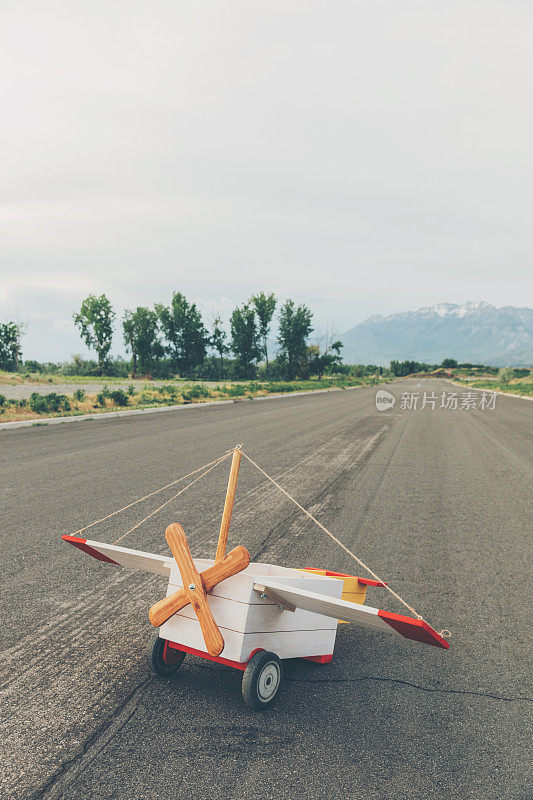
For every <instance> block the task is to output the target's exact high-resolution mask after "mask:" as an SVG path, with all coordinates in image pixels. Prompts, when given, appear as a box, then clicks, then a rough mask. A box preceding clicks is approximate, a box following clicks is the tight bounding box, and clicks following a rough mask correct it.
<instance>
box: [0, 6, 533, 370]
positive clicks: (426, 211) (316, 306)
mask: <svg viewBox="0 0 533 800" xmlns="http://www.w3.org/2000/svg"><path fill="white" fill-rule="evenodd" d="M532 31H533V4H531V2H528V1H526V0H524V2H519V1H518V0H502V1H501V2H494V1H493V0H480V1H479V2H474V1H473V0H448V1H447V2H446V3H442V2H437V0H434V1H433V0H401V2H398V0H372V2H368V0H350V2H344V0H336V2H331V0H324V2H318V1H317V0H305V2H304V1H303V0H302V1H301V2H300V1H299V0H298V1H296V0H283V2H277V1H276V0H268V1H267V0H264V1H263V0H242V1H241V0H239V1H237V0H226V1H225V2H220V0H216V1H214V2H204V1H203V0H195V2H193V3H191V2H187V3H186V2H181V0H171V1H169V2H162V1H161V0H153V1H152V2H149V3H148V2H142V3H141V2H136V1H135V0H128V2H125V0H122V1H121V2H117V1H116V0H101V1H100V0H85V1H84V2H79V1H78V0H64V1H63V2H55V1H54V0H48V1H47V2H46V3H43V2H29V1H28V2H25V0H0V104H1V106H0V107H1V109H2V122H1V124H0V162H1V172H0V176H1V177H0V259H1V260H0V318H1V317H3V318H4V319H5V318H6V317H7V318H16V319H18V320H21V321H24V322H25V323H26V324H27V335H26V337H25V339H24V355H25V357H26V358H38V359H42V360H58V359H64V358H65V359H66V358H68V357H69V356H70V355H71V354H72V353H75V352H82V353H83V352H84V349H83V347H82V346H81V344H80V341H79V338H78V337H77V335H76V333H75V331H74V328H73V326H72V321H71V315H72V312H73V311H74V310H75V309H76V307H77V306H79V303H80V302H81V299H82V298H83V297H84V296H86V295H87V294H88V293H89V292H97V293H100V292H105V293H106V294H108V296H109V298H110V299H111V301H112V302H113V303H114V305H115V306H116V307H117V309H118V310H119V311H121V310H122V309H124V308H131V307H135V306H136V305H140V304H143V305H150V304H152V303H153V302H154V301H157V302H161V301H168V300H169V298H170V295H171V292H172V290H174V289H176V290H178V289H179V290H181V291H183V292H184V293H185V294H186V295H187V296H188V297H189V298H191V299H194V300H195V301H197V302H198V303H199V305H200V306H201V308H202V309H203V311H204V312H205V313H206V315H207V316H208V317H209V316H212V315H213V314H214V313H217V312H222V313H223V314H225V315H227V314H228V312H230V310H231V308H232V307H233V306H234V305H235V304H236V303H237V302H241V301H242V300H244V299H246V298H247V297H248V296H249V295H250V294H251V293H252V292H253V291H256V290H261V289H265V290H272V291H275V292H276V293H277V294H278V295H279V296H280V297H282V298H286V297H294V298H295V299H297V300H300V301H304V302H307V303H308V304H309V305H310V306H311V308H312V309H313V311H314V313H315V319H316V323H317V328H319V329H320V328H321V327H325V326H326V325H328V324H329V325H334V326H335V328H336V329H337V331H338V332H343V331H345V330H347V329H348V328H350V327H353V325H355V324H356V323H358V322H360V321H362V320H363V319H365V318H366V317H368V316H370V315H371V314H375V313H382V314H387V313H391V312H394V311H402V310H408V309H412V308H416V307H418V306H422V305H431V304H433V303H437V302H441V301H446V302H457V303H462V302H464V301H466V300H486V301H488V302H491V303H493V304H495V305H498V306H501V305H528V304H529V305H530V304H531V301H532V293H531V288H532V287H531V283H530V282H528V272H531V252H532V243H533V242H532V240H533V226H532V225H531V209H532V199H533V198H532V194H533V189H532V187H533V166H532V164H533V113H532V103H531V95H532V88H533V86H532V78H533V66H532V65H533V56H532V53H533V34H532ZM121 349H122V348H121V342H120V339H119V337H118V336H117V341H116V346H115V352H120V350H121Z"/></svg>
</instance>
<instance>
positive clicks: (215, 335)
mask: <svg viewBox="0 0 533 800" xmlns="http://www.w3.org/2000/svg"><path fill="white" fill-rule="evenodd" d="M227 338H228V334H227V333H226V331H225V330H224V329H223V328H222V319H221V318H220V317H215V319H214V320H213V328H212V330H211V336H210V338H209V344H210V345H211V347H212V348H213V350H215V352H217V353H218V357H219V359H220V379H221V380H222V379H223V378H224V356H225V354H226V353H228V352H229V347H228V345H227V344H226V339H227Z"/></svg>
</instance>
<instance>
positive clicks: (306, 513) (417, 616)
mask: <svg viewBox="0 0 533 800" xmlns="http://www.w3.org/2000/svg"><path fill="white" fill-rule="evenodd" d="M243 456H244V457H245V458H247V459H248V461H249V462H250V463H251V464H253V465H254V467H256V468H257V469H258V470H259V472H261V473H262V474H263V475H264V476H265V478H268V480H269V481H270V482H271V483H273V484H274V486H276V487H277V488H278V489H279V490H280V492H282V493H283V494H284V495H285V497H287V498H288V499H289V500H290V501H291V502H293V503H294V505H296V506H298V508H299V509H300V511H303V513H304V514H305V515H306V516H308V517H309V519H312V520H313V522H314V523H316V524H317V525H318V527H319V528H321V529H322V530H323V531H324V533H327V535H328V536H329V537H331V539H333V541H334V542H335V544H338V545H339V547H342V549H343V550H344V551H345V553H347V554H348V555H349V556H350V557H351V558H353V559H354V561H357V563H358V564H359V565H360V566H361V567H363V569H366V571H367V572H368V573H369V574H370V575H372V577H373V578H374V580H376V581H379V583H382V584H383V585H384V586H385V589H388V591H389V592H390V593H391V594H392V595H394V597H395V598H396V599H397V600H399V601H400V603H402V604H403V605H404V606H405V607H406V608H408V609H409V611H410V612H411V613H412V614H414V615H415V617H416V618H417V619H420V620H423V621H424V622H425V620H424V619H423V617H421V616H420V614H418V613H417V612H416V611H415V610H414V608H413V607H412V606H410V605H409V603H407V602H406V601H405V600H404V599H403V597H400V595H399V594H397V593H396V592H395V591H394V590H393V589H391V588H390V586H389V585H388V584H387V583H385V581H383V580H382V579H381V578H380V577H379V576H378V575H376V573H375V572H373V571H372V570H371V569H370V567H369V566H367V565H366V564H365V562H364V561H361V559H360V558H358V557H357V556H356V555H355V553H352V551H351V550H349V549H348V548H347V547H346V545H345V544H343V543H342V542H341V540H340V539H337V537H336V536H335V535H334V534H333V533H331V531H328V529H327V528H326V527H325V526H324V525H322V523H321V522H319V521H318V520H317V518H316V517H314V516H313V515H312V514H311V513H310V512H309V511H307V509H306V508H304V507H303V506H302V505H300V503H299V502H298V501H297V500H295V499H294V497H291V495H290V494H289V493H288V492H286V491H285V489H284V488H283V487H282V486H280V485H279V483H277V481H275V480H274V478H271V477H270V475H268V473H266V472H265V470H264V469H261V467H260V466H259V464H256V463H255V461H254V460H253V459H251V458H250V456H249V455H247V454H246V453H244V452H243ZM427 624H429V623H427Z"/></svg>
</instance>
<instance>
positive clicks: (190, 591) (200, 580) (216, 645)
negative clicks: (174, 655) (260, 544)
mask: <svg viewBox="0 0 533 800" xmlns="http://www.w3.org/2000/svg"><path fill="white" fill-rule="evenodd" d="M165 539H166V540H167V542H168V545H169V547H170V549H171V550H172V555H173V556H174V558H175V559H176V563H177V565H178V569H179V571H180V575H181V579H182V582H183V588H182V589H179V590H178V591H177V592H174V593H173V594H171V595H169V596H168V597H165V598H164V599H163V600H160V601H159V602H158V603H155V604H154V605H153V606H152V607H151V609H150V612H149V617H150V622H151V623H152V625H154V626H156V627H159V626H160V625H162V624H163V622H166V620H167V619H169V618H170V617H171V616H172V615H173V614H175V613H176V611H179V610H180V609H181V608H184V607H185V606H186V605H187V604H188V603H190V604H191V605H192V607H193V608H194V611H195V614H196V616H197V617H198V622H199V623H200V627H201V629H202V634H203V637H204V641H205V646H206V648H207V652H208V653H209V654H210V655H212V656H218V655H220V653H221V652H222V650H223V649H224V639H223V638H222V634H221V633H220V631H219V629H218V626H217V624H216V622H215V619H214V617H213V613H212V611H211V609H210V607H209V602H208V600H207V592H209V591H211V589H213V588H214V587H215V586H216V585H217V584H218V583H220V582H221V581H223V580H225V579H226V578H229V577H231V576H232V575H236V574H237V573H238V572H241V571H242V570H243V569H246V567H247V566H248V564H249V563H250V554H249V553H248V550H247V549H246V548H245V547H242V545H240V546H239V547H235V548H234V549H233V550H231V551H230V552H229V553H228V554H227V555H226V556H224V558H223V559H222V560H221V561H218V562H217V563H216V564H214V565H213V566H212V567H209V568H208V569H206V570H204V572H202V573H201V574H200V573H199V572H198V570H197V569H196V567H195V565H194V561H193V560H192V556H191V551H190V550H189V544H188V542H187V537H186V536H185V532H184V530H183V528H182V527H181V525H178V523H177V522H175V523H173V524H172V525H169V526H168V528H167V529H166V531H165Z"/></svg>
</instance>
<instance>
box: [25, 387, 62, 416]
mask: <svg viewBox="0 0 533 800" xmlns="http://www.w3.org/2000/svg"><path fill="white" fill-rule="evenodd" d="M30 408H31V410H32V411H34V412H35V413H36V414H46V412H47V411H51V412H53V413H57V412H58V411H70V402H69V399H68V397H67V396H66V395H64V394H56V392H51V393H50V394H45V395H40V394H38V393H37V392H33V394H32V395H31V397H30Z"/></svg>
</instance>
